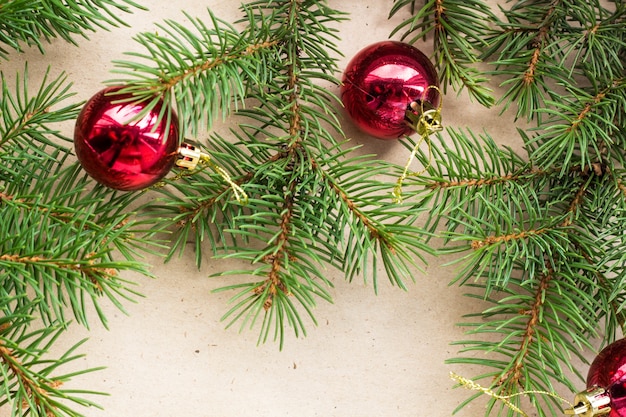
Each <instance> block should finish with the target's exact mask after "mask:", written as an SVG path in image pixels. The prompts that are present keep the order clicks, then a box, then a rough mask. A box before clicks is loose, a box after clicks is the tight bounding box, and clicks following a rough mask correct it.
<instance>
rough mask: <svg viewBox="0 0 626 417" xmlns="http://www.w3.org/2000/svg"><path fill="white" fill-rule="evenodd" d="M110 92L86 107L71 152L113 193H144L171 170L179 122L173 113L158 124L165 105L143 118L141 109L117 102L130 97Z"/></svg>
mask: <svg viewBox="0 0 626 417" xmlns="http://www.w3.org/2000/svg"><path fill="white" fill-rule="evenodd" d="M120 88H121V87H109V88H105V89H104V90H102V91H99V92H98V93H97V94H95V95H94V96H93V97H92V98H91V99H89V101H88V102H87V103H86V104H85V106H84V107H83V109H82V111H81V112H80V114H79V116H78V119H77V121H76V127H75V129H74V147H75V150H76V156H77V157H78V160H79V161H80V163H81V165H82V167H83V168H84V169H85V171H87V173H88V174H89V175H90V176H91V177H92V178H93V179H95V180H96V181H98V182H99V183H101V184H103V185H106V186H107V187H110V188H114V189H116V190H123V191H132V190H140V189H143V188H146V187H148V186H150V185H152V184H154V183H156V182H157V181H159V180H160V179H162V178H163V177H164V176H165V175H167V173H168V172H169V171H170V169H172V167H173V165H174V163H175V161H176V157H177V150H178V147H179V134H178V119H177V118H176V115H175V114H174V112H173V111H172V113H171V115H172V117H171V118H170V120H169V122H168V121H167V117H162V118H161V120H159V113H160V112H161V110H162V109H163V106H164V103H163V102H159V103H158V104H157V105H156V106H155V107H154V108H152V109H151V110H150V111H148V112H146V114H145V115H143V116H141V117H139V118H138V117H137V116H138V115H139V113H141V112H142V111H144V110H145V108H146V107H145V106H146V105H145V104H144V103H139V104H134V103H131V102H124V103H119V101H125V100H127V99H129V98H131V96H130V95H128V94H115V93H116V91H119V89H120Z"/></svg>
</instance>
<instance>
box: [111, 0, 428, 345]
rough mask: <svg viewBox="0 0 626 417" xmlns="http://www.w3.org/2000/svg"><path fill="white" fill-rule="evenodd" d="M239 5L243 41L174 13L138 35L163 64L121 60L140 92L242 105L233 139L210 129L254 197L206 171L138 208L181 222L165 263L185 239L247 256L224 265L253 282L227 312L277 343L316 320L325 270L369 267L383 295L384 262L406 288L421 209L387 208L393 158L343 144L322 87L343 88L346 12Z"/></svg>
mask: <svg viewBox="0 0 626 417" xmlns="http://www.w3.org/2000/svg"><path fill="white" fill-rule="evenodd" d="M242 12H243V13H244V16H245V18H244V19H243V20H241V21H239V22H237V24H238V25H243V27H242V28H241V29H239V30H240V33H239V32H238V33H239V34H238V35H237V36H235V34H234V33H235V31H236V29H235V28H234V27H233V26H230V25H226V24H224V23H223V22H221V21H219V20H218V19H217V18H215V17H214V16H213V15H212V14H210V13H209V20H210V21H211V22H212V23H213V24H212V26H211V29H207V28H206V27H205V26H203V25H200V24H195V25H194V29H195V31H194V32H192V31H190V30H184V31H183V30H182V27H180V26H178V25H177V24H173V23H171V22H168V27H169V28H170V29H167V30H163V35H159V36H153V35H140V36H139V37H138V38H137V39H138V40H139V41H140V43H141V44H142V45H144V46H145V47H146V48H147V49H148V51H150V52H149V53H146V54H143V53H142V54H138V55H137V56H139V57H140V58H142V59H144V58H149V57H153V58H155V57H156V59H155V63H156V66H153V67H150V68H148V67H146V66H145V65H144V64H142V63H135V62H134V61H126V62H123V63H119V64H120V65H122V66H123V70H122V72H123V73H126V74H132V75H133V77H131V78H129V79H128V80H127V81H124V84H127V85H128V87H127V90H128V91H133V92H134V93H135V97H136V99H137V100H141V99H142V97H144V95H143V94H151V93H152V91H154V90H159V89H160V88H165V90H162V92H163V93H164V94H165V96H166V97H167V91H170V87H171V89H172V90H175V89H176V88H181V89H183V91H185V92H186V93H185V94H184V95H182V96H181V95H179V94H178V93H175V94H173V95H172V97H173V98H176V99H177V101H176V106H177V108H178V110H179V111H180V112H185V111H188V105H187V104H186V103H187V98H188V97H193V100H194V102H193V103H194V105H196V104H197V106H199V107H200V108H202V109H203V110H200V111H201V112H202V113H205V112H207V111H208V112H210V113H215V107H217V108H219V109H220V110H223V111H224V112H228V111H231V110H232V108H235V110H236V117H238V118H239V120H240V123H239V125H238V128H237V129H233V130H231V131H230V132H229V133H228V135H229V136H230V138H226V137H225V136H224V137H223V136H221V135H219V134H213V135H211V137H210V139H209V140H208V144H207V146H206V151H207V153H208V154H209V155H210V156H211V158H212V159H213V160H214V161H215V162H216V163H217V164H218V165H220V166H222V167H224V168H225V169H226V170H227V171H228V173H229V175H230V177H231V178H232V180H233V181H234V182H235V183H237V184H238V185H239V186H241V187H242V188H243V189H244V190H245V191H246V193H247V194H248V200H247V204H245V205H244V204H240V203H239V202H236V201H235V199H234V198H233V195H232V194H231V189H230V187H229V186H228V184H225V183H224V182H223V181H221V178H220V177H219V175H216V174H215V173H212V172H210V171H208V170H207V169H206V168H201V169H200V170H198V172H194V173H193V174H191V175H175V176H174V177H173V178H172V179H171V180H168V181H167V183H168V186H165V187H163V186H159V187H157V191H160V192H161V193H162V196H163V198H162V199H160V201H157V202H155V203H153V204H150V205H149V206H147V207H145V208H144V209H145V211H146V213H147V214H148V216H150V217H152V218H155V219H160V220H159V222H158V225H159V228H166V227H169V228H170V229H173V230H174V239H173V243H174V244H173V246H172V250H171V252H170V255H169V256H170V258H171V256H172V255H173V254H174V253H176V252H179V251H181V250H182V249H183V247H184V244H185V242H187V241H188V240H191V241H193V242H195V246H196V250H195V251H196V254H197V258H196V260H197V262H200V261H201V259H202V255H201V254H202V253H204V250H203V246H204V245H206V244H207V243H208V244H209V245H210V248H211V251H212V253H214V254H216V255H218V257H227V258H230V259H238V260H240V261H241V262H242V263H243V264H244V265H246V264H250V265H251V267H250V268H248V267H246V268H243V269H241V270H235V271H225V272H222V273H219V274H217V275H244V276H248V277H251V278H254V279H253V280H251V281H249V282H244V283H239V284H234V285H227V286H226V287H225V288H223V289H221V291H226V290H228V291H234V292H235V295H234V296H233V299H232V301H233V307H232V308H231V309H230V310H229V311H227V312H226V314H225V316H224V319H225V320H227V323H228V325H229V326H231V325H234V324H235V323H238V324H239V325H240V326H242V327H245V326H248V325H249V326H251V327H255V326H256V325H258V326H259V328H260V336H259V341H260V342H263V341H266V340H268V339H277V340H279V341H280V344H281V346H282V343H284V330H285V329H286V328H292V329H293V331H294V332H295V334H296V335H302V334H305V322H304V320H303V318H302V317H301V314H302V313H303V312H304V314H306V315H307V316H309V318H310V319H311V320H312V321H313V322H315V317H314V314H313V308H314V306H315V304H316V299H318V298H321V299H324V300H327V301H330V294H329V292H328V287H330V286H332V282H331V281H330V280H329V279H328V278H327V272H326V270H325V269H326V268H328V267H329V266H330V267H334V268H338V269H339V270H341V271H343V272H344V273H345V275H346V277H347V279H349V280H352V279H354V278H355V277H356V276H358V275H363V276H364V277H365V278H366V279H367V280H371V281H372V282H373V286H374V288H375V289H376V290H377V288H378V285H379V284H378V281H379V279H378V270H379V268H378V263H379V262H380V263H381V264H382V266H383V270H384V271H385V272H386V275H387V276H388V278H389V280H390V281H391V282H392V283H393V284H395V285H398V286H400V287H402V288H404V287H405V282H406V281H407V280H411V279H413V272H412V271H413V270H414V268H415V266H416V263H417V262H419V260H420V259H422V258H423V253H424V252H427V251H428V247H427V246H426V245H425V244H423V243H420V242H422V241H423V231H422V229H421V228H419V227H417V226H414V225H413V224H411V220H413V219H415V218H416V217H417V216H418V213H419V212H420V211H421V210H423V208H422V207H413V206H407V207H396V206H393V205H391V204H390V195H389V192H390V190H391V188H392V182H391V181H392V178H393V177H391V176H390V173H391V174H394V173H396V172H398V167H396V166H394V165H392V164H389V163H385V162H382V161H378V160H376V159H375V158H372V157H367V156H354V154H355V152H356V150H355V149H351V148H347V149H344V146H343V143H342V141H343V140H342V139H341V138H342V137H343V133H342V130H341V126H340V124H339V121H338V119H337V117H336V114H335V112H336V110H335V109H336V107H337V103H338V100H337V98H336V97H335V96H334V95H333V94H332V93H331V92H330V90H329V89H328V86H329V85H332V84H337V83H338V81H337V79H336V78H335V76H334V75H335V74H336V73H337V72H338V68H337V54H338V52H339V51H338V50H337V48H336V46H335V43H334V42H335V40H336V39H337V38H338V35H337V29H335V28H334V24H335V23H337V22H340V21H341V20H343V19H345V15H344V14H343V13H341V12H339V11H337V10H334V9H332V8H330V7H329V6H328V5H327V4H326V2H322V1H298V2H294V1H276V2H270V3H268V2H266V1H259V2H250V3H248V4H246V5H245V6H243V7H242ZM165 34H167V35H168V36H165ZM195 39H202V40H203V42H198V41H195ZM209 41H211V42H209ZM172 43H175V44H176V45H181V44H183V43H184V44H190V45H193V48H192V50H193V51H194V52H193V53H186V54H183V55H182V57H185V58H183V59H180V60H177V59H170V58H169V57H171V56H176V55H174V54H171V55H170V52H169V50H170V49H173V50H175V49H176V48H175V47H174V48H170V47H169V46H170V45H172ZM165 46H167V48H168V51H165V50H163V49H164V48H165ZM164 55H166V56H167V57H168V58H166V59H162V58H163V56H164ZM194 60H195V61H194ZM188 63H189V64H188ZM135 74H140V75H138V76H137V77H139V78H140V79H141V80H140V81H139V82H137V80H136V79H134V78H135ZM180 74H185V77H184V80H183V77H180ZM168 80H175V81H176V82H174V83H172V82H169V81H168ZM205 82H207V83H208V84H207V83H205ZM216 85H217V87H218V88H217V89H216V88H215V86H216ZM215 90H218V92H219V93H218V94H214V93H213V91H215ZM142 92H143V93H142ZM244 99H245V100H244ZM181 102H182V104H181ZM205 104H206V106H205ZM239 105H242V106H243V105H245V106H243V107H241V108H239V109H237V107H238V106H239ZM205 107H206V108H205ZM198 111H199V110H197V109H196V110H193V112H196V113H193V114H194V115H197V114H198V113H197V112H198ZM183 117H186V116H183ZM190 120H191V121H192V123H195V122H197V117H194V116H192V117H191V118H190ZM185 123H186V122H185ZM197 127H198V126H197V125H196V126H193V128H192V129H191V130H192V131H196V130H197V129H196V128H197ZM338 138H339V139H338Z"/></svg>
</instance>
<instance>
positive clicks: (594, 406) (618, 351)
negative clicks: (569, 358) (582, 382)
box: [567, 339, 626, 417]
mask: <svg viewBox="0 0 626 417" xmlns="http://www.w3.org/2000/svg"><path fill="white" fill-rule="evenodd" d="M575 403H576V405H575V406H574V407H573V408H572V409H571V410H568V411H567V413H568V414H573V415H580V416H584V417H593V416H599V415H605V414H606V415H608V417H626V339H621V340H618V341H616V342H614V343H611V344H610V345H608V346H607V347H605V348H604V349H602V351H600V353H599V354H598V356H597V357H596V358H595V359H594V360H593V362H592V363H591V366H590V367H589V373H588V374H587V390H585V391H583V392H581V393H578V395H576V399H575Z"/></svg>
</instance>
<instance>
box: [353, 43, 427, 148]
mask: <svg viewBox="0 0 626 417" xmlns="http://www.w3.org/2000/svg"><path fill="white" fill-rule="evenodd" d="M430 86H432V87H438V80H437V71H436V70H435V67H434V66H433V64H432V63H431V62H430V60H429V59H428V57H427V56H426V55H424V54H423V53H422V52H421V51H420V50H419V49H417V48H415V47H414V46H411V45H409V44H406V43H402V42H396V41H383V42H378V43H375V44H373V45H370V46H367V47H365V48H364V49H362V50H361V51H359V52H358V53H357V54H356V55H355V56H354V58H352V60H351V61H350V63H349V64H348V66H347V68H346V70H345V72H344V76H343V85H342V87H341V100H342V102H343V104H344V106H345V108H346V110H347V112H348V114H349V115H350V117H351V118H352V120H353V121H354V123H355V124H356V126H357V127H358V128H359V129H361V130H362V131H363V132H365V133H367V134H370V135H372V136H375V137H377V138H379V139H397V138H399V137H401V136H403V135H411V134H412V133H414V131H415V130H416V127H415V126H411V123H410V120H409V118H407V112H415V111H416V109H420V108H421V109H424V108H426V109H428V108H434V107H437V105H438V103H439V92H438V89H435V88H428V87H430ZM412 104H413V106H412V108H411V105H412ZM416 104H417V105H416Z"/></svg>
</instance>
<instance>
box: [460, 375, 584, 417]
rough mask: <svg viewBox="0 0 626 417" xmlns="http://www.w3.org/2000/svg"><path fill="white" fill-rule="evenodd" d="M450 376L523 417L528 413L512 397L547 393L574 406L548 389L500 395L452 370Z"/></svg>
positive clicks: (467, 387) (465, 386)
mask: <svg viewBox="0 0 626 417" xmlns="http://www.w3.org/2000/svg"><path fill="white" fill-rule="evenodd" d="M450 378H452V380H453V381H456V382H458V383H459V385H461V386H462V387H464V388H466V389H469V390H473V391H480V392H482V393H483V394H486V395H488V396H490V397H492V398H495V399H496V400H500V401H502V402H503V403H504V404H506V406H507V407H509V408H510V409H511V410H513V411H515V412H517V413H519V414H521V415H522V416H524V417H528V414H526V413H525V412H524V411H523V410H522V409H521V408H519V407H518V406H516V405H515V404H513V403H512V402H511V399H512V398H515V397H519V396H520V395H527V394H541V395H548V396H550V397H552V398H556V399H557V400H559V401H561V402H564V403H566V404H567V405H569V406H570V407H573V406H574V404H572V403H571V402H569V401H567V400H566V399H565V398H563V397H561V396H560V395H557V394H555V393H553V392H549V391H522V392H517V393H515V394H510V395H500V394H498V393H496V392H494V391H493V390H492V389H490V388H485V387H483V386H481V385H480V384H478V383H477V382H475V381H472V380H471V379H468V378H465V377H462V376H460V375H457V374H455V373H454V372H450Z"/></svg>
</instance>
